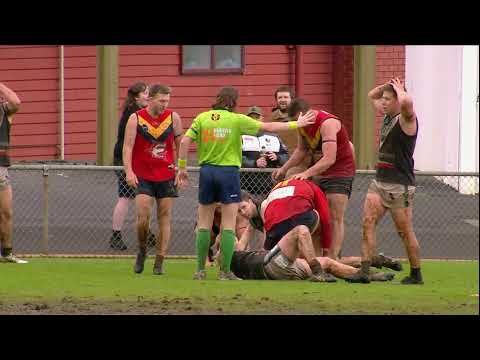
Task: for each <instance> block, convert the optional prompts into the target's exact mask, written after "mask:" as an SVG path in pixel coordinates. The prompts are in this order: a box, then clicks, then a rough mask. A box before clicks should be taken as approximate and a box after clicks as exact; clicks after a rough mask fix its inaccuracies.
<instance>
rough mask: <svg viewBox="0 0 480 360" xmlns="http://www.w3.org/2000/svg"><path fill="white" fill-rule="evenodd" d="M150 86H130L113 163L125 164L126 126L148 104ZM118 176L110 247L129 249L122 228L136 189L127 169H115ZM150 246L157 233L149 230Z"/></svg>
mask: <svg viewBox="0 0 480 360" xmlns="http://www.w3.org/2000/svg"><path fill="white" fill-rule="evenodd" d="M147 99H148V86H147V84H145V83H143V82H137V83H135V84H133V85H132V86H130V87H129V88H128V92H127V98H126V99H125V102H124V104H123V112H122V117H121V118H120V121H119V123H118V132H117V142H116V143H115V147H114V149H113V165H115V166H123V155H122V149H123V141H124V139H125V127H126V126H127V121H128V118H129V117H130V115H132V114H133V113H135V112H136V111H138V110H140V109H142V108H144V107H145V106H147ZM115 174H116V175H117V178H118V201H117V204H116V205H115V208H114V209H113V219H112V236H111V237H110V247H111V248H112V249H114V250H121V251H123V250H127V245H126V244H125V242H124V241H123V239H122V228H123V224H124V222H125V217H126V216H127V213H128V205H129V202H130V200H132V199H134V198H135V189H134V188H132V187H130V186H128V184H127V182H126V180H125V171H123V170H118V171H115ZM148 246H150V247H152V246H155V235H153V234H152V232H151V231H150V230H149V235H148Z"/></svg>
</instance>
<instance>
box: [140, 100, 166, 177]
mask: <svg viewBox="0 0 480 360" xmlns="http://www.w3.org/2000/svg"><path fill="white" fill-rule="evenodd" d="M136 114H137V135H136V137H135V145H134V146H133V151H132V169H133V172H134V173H135V175H137V176H138V177H140V178H142V179H145V180H148V181H167V180H171V179H173V178H175V164H174V154H173V141H174V135H173V112H172V111H171V110H168V109H166V110H165V111H164V112H163V113H162V114H160V115H159V116H158V117H156V118H154V117H152V116H151V115H150V114H149V113H148V112H147V109H146V108H144V109H141V110H139V111H137V112H136Z"/></svg>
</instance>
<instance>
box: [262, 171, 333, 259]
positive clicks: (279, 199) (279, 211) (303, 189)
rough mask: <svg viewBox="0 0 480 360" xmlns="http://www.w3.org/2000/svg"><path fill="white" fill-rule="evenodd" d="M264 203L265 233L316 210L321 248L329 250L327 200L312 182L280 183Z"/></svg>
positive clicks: (291, 180) (288, 181)
mask: <svg viewBox="0 0 480 360" xmlns="http://www.w3.org/2000/svg"><path fill="white" fill-rule="evenodd" d="M266 201H267V205H266V208H265V211H264V219H265V220H264V226H265V230H266V231H269V230H270V229H272V228H273V227H274V226H275V225H277V224H279V223H281V222H282V221H285V220H287V219H290V218H292V217H293V216H295V215H299V214H302V213H304V212H307V211H309V210H316V211H317V212H318V214H319V215H320V227H321V229H320V231H321V237H322V247H323V248H326V249H328V248H330V245H331V243H332V240H331V231H330V212H329V210H328V200H327V197H326V196H325V194H324V193H323V191H322V190H321V189H320V188H319V187H318V186H317V185H315V184H314V183H313V182H311V181H309V180H294V179H290V180H285V181H282V182H280V183H278V184H277V186H275V187H274V188H273V190H272V191H271V192H270V194H269V195H268V197H267V200H266Z"/></svg>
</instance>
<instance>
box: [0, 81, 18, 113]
mask: <svg viewBox="0 0 480 360" xmlns="http://www.w3.org/2000/svg"><path fill="white" fill-rule="evenodd" d="M0 95H2V96H3V97H4V98H5V100H7V110H8V111H7V116H8V120H9V121H11V116H12V115H13V114H15V113H16V112H17V111H18V110H19V109H20V103H21V102H20V98H19V97H18V95H17V94H16V93H15V92H14V91H13V90H11V89H9V88H8V87H6V86H5V85H4V84H3V83H1V82H0Z"/></svg>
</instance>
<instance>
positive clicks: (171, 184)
mask: <svg viewBox="0 0 480 360" xmlns="http://www.w3.org/2000/svg"><path fill="white" fill-rule="evenodd" d="M136 190H137V191H136V194H137V195H139V194H144V195H148V196H151V197H154V198H156V199H162V198H175V197H178V193H177V188H176V186H175V180H174V179H171V180H166V181H149V180H145V179H142V178H138V187H137V189H136Z"/></svg>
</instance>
